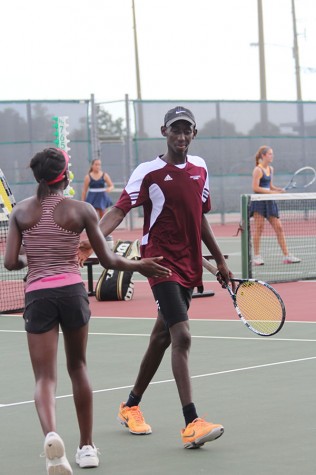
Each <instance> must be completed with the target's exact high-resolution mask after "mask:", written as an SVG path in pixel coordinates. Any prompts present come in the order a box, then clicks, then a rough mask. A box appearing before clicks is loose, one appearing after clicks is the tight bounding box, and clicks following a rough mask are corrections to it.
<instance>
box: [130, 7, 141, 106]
mask: <svg viewBox="0 0 316 475" xmlns="http://www.w3.org/2000/svg"><path fill="white" fill-rule="evenodd" d="M132 9H133V29H134V49H135V65H136V86H137V99H139V100H141V98H142V91H141V84H140V72H139V56H138V41H137V28H136V13H135V1H134V0H132Z"/></svg>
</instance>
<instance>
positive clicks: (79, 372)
mask: <svg viewBox="0 0 316 475" xmlns="http://www.w3.org/2000/svg"><path fill="white" fill-rule="evenodd" d="M88 328H89V324H86V325H84V326H82V327H80V328H76V329H67V328H63V334H64V342H65V352H66V358H67V369H68V373H69V376H70V378H71V382H72V389H73V395H74V401H75V406H76V412H77V419H78V424H79V430H80V443H79V447H80V448H81V447H82V446H83V445H93V441H92V425H93V400H92V389H91V385H90V381H89V377H88V371H87V363H86V348H87V341H88Z"/></svg>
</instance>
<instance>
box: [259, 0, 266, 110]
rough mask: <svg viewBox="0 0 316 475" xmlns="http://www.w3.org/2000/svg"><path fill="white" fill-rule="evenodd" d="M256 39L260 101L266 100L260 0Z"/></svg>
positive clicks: (260, 2) (260, 3)
mask: <svg viewBox="0 0 316 475" xmlns="http://www.w3.org/2000/svg"><path fill="white" fill-rule="evenodd" d="M258 37H259V66H260V99H261V101H266V100H267V85H266V66H265V64H266V63H265V53H264V32H263V11H262V0H258Z"/></svg>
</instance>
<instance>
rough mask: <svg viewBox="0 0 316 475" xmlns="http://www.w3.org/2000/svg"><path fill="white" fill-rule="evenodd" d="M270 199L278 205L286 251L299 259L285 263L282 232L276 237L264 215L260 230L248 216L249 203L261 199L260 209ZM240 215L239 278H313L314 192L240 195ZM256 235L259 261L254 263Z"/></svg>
mask: <svg viewBox="0 0 316 475" xmlns="http://www.w3.org/2000/svg"><path fill="white" fill-rule="evenodd" d="M273 202H274V203H275V204H276V205H277V208H278V212H279V218H280V222H281V224H282V228H283V231H284V237H285V242H286V246H287V248H288V251H289V255H291V256H295V257H297V258H298V260H299V262H295V263H291V264H289V263H286V259H285V258H284V255H283V252H282V250H281V243H280V244H279V241H281V240H282V235H281V236H280V235H279V238H277V234H276V232H275V231H274V228H273V226H272V225H271V224H270V222H268V220H267V219H264V225H263V230H262V232H259V231H258V222H256V220H255V218H254V217H253V216H252V214H253V209H254V206H253V203H261V205H259V209H260V208H261V210H262V209H264V208H265V207H266V205H267V206H268V207H269V206H271V203H273ZM269 203H270V204H269ZM257 209H258V208H257ZM261 210H260V211H261ZM241 216H242V223H241V227H242V230H243V231H242V239H241V242H242V276H243V278H254V279H258V280H264V281H266V282H290V281H296V280H307V279H315V278H316V193H284V194H277V195H274V194H269V195H268V194H253V195H242V196H241ZM258 236H261V238H260V239H259V242H260V247H259V249H260V252H259V253H260V256H261V257H262V261H263V263H264V264H263V265H256V261H255V259H254V240H256V239H257V240H258Z"/></svg>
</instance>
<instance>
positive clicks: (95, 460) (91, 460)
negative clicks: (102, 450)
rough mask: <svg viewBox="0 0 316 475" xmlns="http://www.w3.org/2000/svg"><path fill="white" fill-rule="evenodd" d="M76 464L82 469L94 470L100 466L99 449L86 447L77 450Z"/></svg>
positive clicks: (92, 446) (91, 446)
mask: <svg viewBox="0 0 316 475" xmlns="http://www.w3.org/2000/svg"><path fill="white" fill-rule="evenodd" d="M76 463H77V464H78V465H79V467H80V468H93V467H98V466H99V457H98V449H97V448H96V446H95V445H84V446H83V447H82V448H81V449H79V447H78V449H77V453H76Z"/></svg>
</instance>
